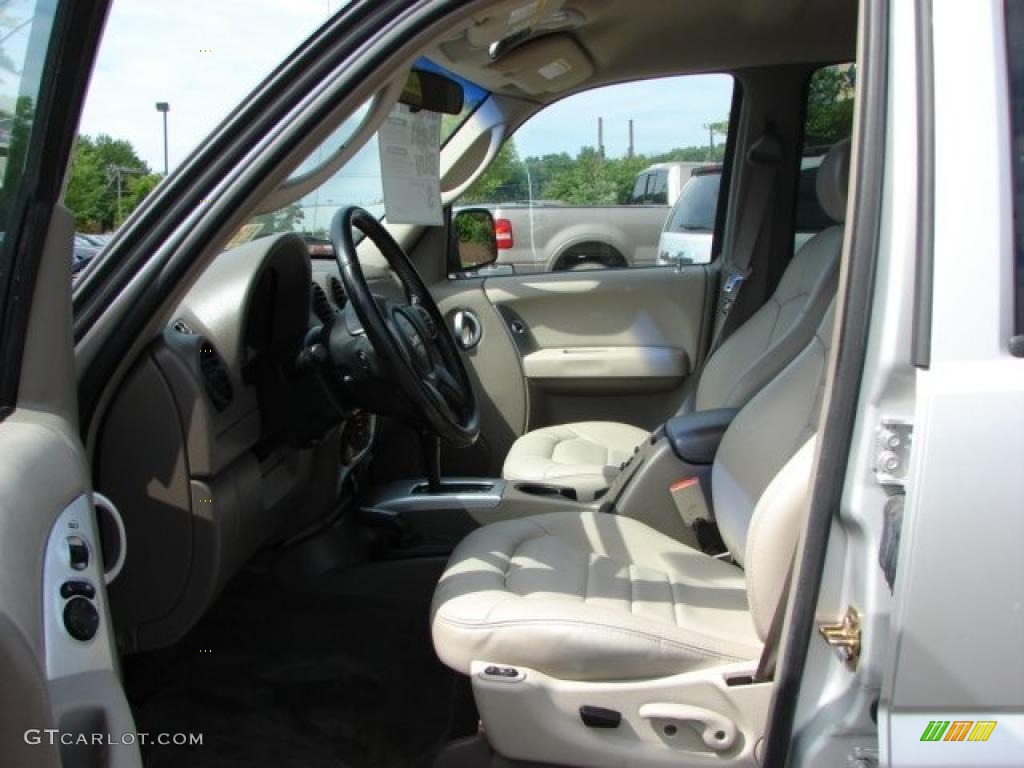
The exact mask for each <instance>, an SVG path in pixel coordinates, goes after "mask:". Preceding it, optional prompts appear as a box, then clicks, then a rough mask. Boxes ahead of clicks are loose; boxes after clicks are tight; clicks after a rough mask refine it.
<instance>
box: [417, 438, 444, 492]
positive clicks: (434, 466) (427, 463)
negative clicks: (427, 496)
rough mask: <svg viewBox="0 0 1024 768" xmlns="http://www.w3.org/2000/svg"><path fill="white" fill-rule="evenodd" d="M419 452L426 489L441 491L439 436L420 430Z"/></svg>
mask: <svg viewBox="0 0 1024 768" xmlns="http://www.w3.org/2000/svg"><path fill="white" fill-rule="evenodd" d="M420 454H421V457H422V461H423V473H424V474H425V475H426V476H427V489H428V490H429V492H430V493H441V438H440V437H438V436H437V435H436V434H434V433H433V432H431V431H429V430H426V429H423V430H420Z"/></svg>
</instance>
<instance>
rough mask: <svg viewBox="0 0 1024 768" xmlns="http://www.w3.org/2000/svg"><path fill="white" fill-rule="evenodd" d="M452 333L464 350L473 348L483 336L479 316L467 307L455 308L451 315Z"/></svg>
mask: <svg viewBox="0 0 1024 768" xmlns="http://www.w3.org/2000/svg"><path fill="white" fill-rule="evenodd" d="M452 333H453V334H454V335H455V342H456V343H457V344H458V345H459V346H460V347H462V348H463V349H466V350H469V349H473V347H475V346H476V345H477V344H479V343H480V338H481V337H482V336H483V328H482V327H481V325H480V318H478V317H477V316H476V314H475V313H474V312H473V311H472V310H469V309H457V310H455V314H454V315H452Z"/></svg>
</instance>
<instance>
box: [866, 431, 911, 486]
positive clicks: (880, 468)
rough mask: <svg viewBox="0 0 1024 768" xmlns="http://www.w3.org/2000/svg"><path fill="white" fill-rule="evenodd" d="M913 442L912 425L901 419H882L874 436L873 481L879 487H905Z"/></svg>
mask: <svg viewBox="0 0 1024 768" xmlns="http://www.w3.org/2000/svg"><path fill="white" fill-rule="evenodd" d="M913 441H914V425H913V424H911V423H910V422H907V421H903V420H901V419H882V421H881V423H880V424H879V425H878V431H877V433H876V435H875V480H876V481H878V484H879V485H882V486H887V487H892V486H896V487H898V488H903V487H904V486H905V485H906V480H907V471H908V469H909V468H910V446H911V444H912V443H913Z"/></svg>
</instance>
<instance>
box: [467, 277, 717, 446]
mask: <svg viewBox="0 0 1024 768" xmlns="http://www.w3.org/2000/svg"><path fill="white" fill-rule="evenodd" d="M707 284H708V275H707V272H706V271H705V269H704V268H703V267H693V268H690V269H686V270H683V271H681V272H677V271H675V270H670V269H639V270H607V271H600V272H598V271H588V272H567V273H555V274H545V275H535V276H530V277H518V278H517V277H495V278H491V279H489V280H488V281H487V283H486V286H485V290H486V292H487V297H488V299H489V300H490V301H491V303H492V304H493V305H494V306H495V307H497V308H498V309H499V311H500V312H501V314H502V315H503V316H504V317H506V318H507V319H508V322H509V324H510V326H511V325H513V324H514V325H515V328H516V329H517V330H516V331H513V334H514V336H515V337H516V340H517V347H518V350H519V352H520V354H521V355H522V356H523V359H524V371H525V375H526V379H527V382H528V385H529V428H530V429H535V428H537V427H543V426H547V425H549V424H560V423H565V422H569V421H584V420H609V419H611V420H615V421H624V422H627V423H630V424H634V425H636V426H640V427H645V428H648V429H653V428H654V427H656V426H657V425H658V424H659V423H661V422H662V421H664V419H665V418H667V417H668V416H669V415H671V414H672V413H673V412H674V411H675V409H676V408H678V407H679V404H680V402H681V400H682V397H683V387H684V385H685V383H686V380H687V378H688V377H689V375H690V373H691V371H692V370H693V368H694V365H695V361H696V359H697V356H698V350H699V348H700V339H701V332H702V327H703V323H704V315H705V311H704V307H705V295H706V292H707ZM520 328H521V330H518V329H520Z"/></svg>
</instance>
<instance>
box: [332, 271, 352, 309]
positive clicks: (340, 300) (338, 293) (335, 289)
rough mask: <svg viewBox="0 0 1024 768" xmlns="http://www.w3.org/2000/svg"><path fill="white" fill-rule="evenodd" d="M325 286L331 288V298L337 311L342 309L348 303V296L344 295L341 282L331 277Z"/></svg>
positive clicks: (343, 287)
mask: <svg viewBox="0 0 1024 768" xmlns="http://www.w3.org/2000/svg"><path fill="white" fill-rule="evenodd" d="M327 285H329V286H330V288H331V298H332V299H334V303H335V304H337V306H338V309H344V308H345V304H346V303H347V302H348V296H346V295H345V286H343V285H342V284H341V280H339V279H338V278H336V277H332V278H331V279H330V280H328V281H327Z"/></svg>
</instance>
